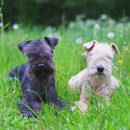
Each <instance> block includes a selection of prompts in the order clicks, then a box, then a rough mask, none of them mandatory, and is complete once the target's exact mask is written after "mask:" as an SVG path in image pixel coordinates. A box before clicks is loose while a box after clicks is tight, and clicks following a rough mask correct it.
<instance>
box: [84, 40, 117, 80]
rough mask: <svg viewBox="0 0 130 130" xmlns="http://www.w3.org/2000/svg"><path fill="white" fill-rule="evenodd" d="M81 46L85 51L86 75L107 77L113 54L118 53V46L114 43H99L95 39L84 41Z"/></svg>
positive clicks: (110, 68)
mask: <svg viewBox="0 0 130 130" xmlns="http://www.w3.org/2000/svg"><path fill="white" fill-rule="evenodd" d="M83 47H84V48H85V49H86V52H87V61H88V75H89V76H93V77H100V78H101V77H102V79H103V78H104V79H106V78H109V77H110V76H111V74H112V61H113V58H114V54H119V50H118V47H117V46H116V45H115V44H114V43H111V44H107V43H99V42H97V41H96V40H93V41H91V42H87V43H84V44H83Z"/></svg>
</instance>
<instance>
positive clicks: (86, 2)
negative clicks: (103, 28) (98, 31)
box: [3, 0, 130, 25]
mask: <svg viewBox="0 0 130 130" xmlns="http://www.w3.org/2000/svg"><path fill="white" fill-rule="evenodd" d="M129 5H130V1H129V0H125V1H124V0H62V1H61V0H19V1H18V0H4V6H3V13H4V20H5V22H12V23H14V22H22V23H23V22H24V23H30V24H32V23H34V24H51V25H57V24H61V23H63V22H67V21H70V20H74V19H75V16H76V15H79V14H84V15H85V18H97V17H99V15H101V14H108V15H110V16H111V17H114V18H119V17H122V16H126V15H128V16H129V15H130V8H129Z"/></svg>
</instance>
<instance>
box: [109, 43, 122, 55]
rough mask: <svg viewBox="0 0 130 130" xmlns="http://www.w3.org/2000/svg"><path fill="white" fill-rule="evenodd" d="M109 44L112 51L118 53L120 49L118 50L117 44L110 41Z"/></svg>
mask: <svg viewBox="0 0 130 130" xmlns="http://www.w3.org/2000/svg"><path fill="white" fill-rule="evenodd" d="M110 45H111V47H112V49H113V51H114V52H115V54H117V55H119V54H120V51H119V49H118V47H117V45H116V44H115V43H111V44H110Z"/></svg>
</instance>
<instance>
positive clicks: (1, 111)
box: [0, 20, 130, 130]
mask: <svg viewBox="0 0 130 130" xmlns="http://www.w3.org/2000/svg"><path fill="white" fill-rule="evenodd" d="M95 22H96V21H90V22H89V21H87V22H86V23H85V22H82V21H81V20H77V21H76V22H74V23H71V24H70V26H68V27H64V26H61V27H58V28H52V27H47V28H45V29H41V28H38V27H37V28H23V27H21V28H19V30H12V29H10V30H9V31H6V32H4V37H3V38H2V35H1V38H0V130H43V129H45V130H94V129H95V130H128V129H130V23H116V22H114V21H112V20H107V21H104V22H101V21H99V25H100V28H99V27H97V26H95ZM108 32H114V34H115V37H114V38H111V39H110V38H108V37H107V33H108ZM44 36H57V37H59V38H60V42H59V44H58V46H57V47H56V49H55V63H56V68H57V73H56V80H57V82H56V87H57V92H58V96H59V98H60V99H62V100H64V101H65V102H67V103H69V104H71V105H73V104H74V102H75V101H76V100H78V99H79V93H75V92H70V91H69V90H68V87H67V81H68V80H69V78H70V77H71V76H72V75H74V74H76V73H78V72H79V71H80V70H82V69H83V68H85V67H86V60H85V59H83V58H82V53H83V52H84V50H83V47H82V43H83V42H85V41H90V40H93V39H96V40H98V41H104V42H109V43H111V42H114V43H116V44H117V45H118V47H119V50H120V52H121V54H120V56H116V57H115V60H114V64H115V66H116V69H114V71H113V74H114V75H115V76H116V77H117V78H118V79H119V80H120V81H121V85H120V88H119V89H118V90H117V91H116V92H115V93H114V95H113V97H112V98H111V104H110V106H106V105H104V107H103V108H102V109H99V108H98V107H97V105H96V102H95V101H94V99H92V101H93V102H94V103H93V104H91V103H89V113H88V114H86V115H83V114H82V113H80V112H79V111H78V110H77V111H74V112H71V111H69V110H57V111H56V110H55V109H54V108H53V107H51V106H48V105H47V104H44V107H43V109H42V110H40V111H39V113H38V118H30V119H27V118H24V117H23V116H22V114H21V113H20V111H19V109H18V107H17V105H16V104H17V102H18V101H20V99H21V98H22V91H21V88H20V86H16V84H15V83H13V84H9V82H8V79H7V75H8V72H9V71H10V70H11V69H12V68H14V67H15V66H17V65H20V64H22V63H24V62H25V61H26V59H27V58H26V56H24V55H22V54H21V53H20V51H19V50H18V48H17V44H18V43H19V42H22V41H26V40H29V39H41V38H43V37H44ZM118 60H122V61H123V64H119V63H118Z"/></svg>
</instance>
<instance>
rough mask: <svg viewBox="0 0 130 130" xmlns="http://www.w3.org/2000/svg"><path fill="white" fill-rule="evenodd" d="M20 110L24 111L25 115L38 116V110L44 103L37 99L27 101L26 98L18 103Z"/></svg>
mask: <svg viewBox="0 0 130 130" xmlns="http://www.w3.org/2000/svg"><path fill="white" fill-rule="evenodd" d="M18 107H19V108H20V111H21V112H22V113H23V115H24V117H32V116H36V113H37V111H38V110H39V109H40V108H41V107H42V104H41V103H40V102H37V101H30V102H27V101H26V100H25V99H23V100H21V101H20V102H19V103H18Z"/></svg>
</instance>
